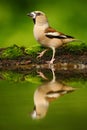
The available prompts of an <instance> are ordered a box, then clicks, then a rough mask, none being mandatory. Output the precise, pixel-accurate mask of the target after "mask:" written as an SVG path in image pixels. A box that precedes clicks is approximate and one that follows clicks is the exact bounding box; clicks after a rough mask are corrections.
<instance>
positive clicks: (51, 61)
mask: <svg viewBox="0 0 87 130" xmlns="http://www.w3.org/2000/svg"><path fill="white" fill-rule="evenodd" d="M51 49H52V50H53V55H52V59H51V60H50V62H49V63H50V64H53V62H54V60H55V58H54V56H55V52H56V51H55V48H54V47H51Z"/></svg>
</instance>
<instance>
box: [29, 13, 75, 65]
mask: <svg viewBox="0 0 87 130" xmlns="http://www.w3.org/2000/svg"><path fill="white" fill-rule="evenodd" d="M28 16H30V17H31V18H32V19H33V21H34V29H33V32H34V37H35V39H36V40H37V41H38V42H39V43H40V44H41V45H42V46H45V47H48V48H51V49H52V50H53V55H52V59H51V60H50V62H49V63H50V64H53V62H54V60H55V58H54V57H55V49H56V48H58V47H60V46H62V45H63V44H65V43H68V42H72V41H76V40H77V39H75V38H74V37H72V36H69V35H65V34H63V33H61V32H58V31H56V30H55V29H53V28H52V27H50V26H49V23H48V19H47V17H46V15H45V14H44V13H43V12H41V11H34V12H31V13H29V14H28ZM46 51H47V49H46V50H44V51H43V52H41V53H40V55H39V56H38V57H41V56H43V54H44V53H45V52H46Z"/></svg>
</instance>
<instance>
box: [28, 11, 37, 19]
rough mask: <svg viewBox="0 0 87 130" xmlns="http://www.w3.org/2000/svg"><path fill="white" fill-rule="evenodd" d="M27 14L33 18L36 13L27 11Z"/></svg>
mask: <svg viewBox="0 0 87 130" xmlns="http://www.w3.org/2000/svg"><path fill="white" fill-rule="evenodd" d="M27 16H29V17H31V18H35V17H36V14H35V13H34V12H31V13H28V14H27Z"/></svg>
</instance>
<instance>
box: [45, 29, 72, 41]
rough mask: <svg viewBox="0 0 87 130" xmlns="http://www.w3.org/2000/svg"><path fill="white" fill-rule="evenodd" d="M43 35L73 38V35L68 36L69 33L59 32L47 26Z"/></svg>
mask: <svg viewBox="0 0 87 130" xmlns="http://www.w3.org/2000/svg"><path fill="white" fill-rule="evenodd" d="M45 36H46V37H48V38H51V39H52V38H58V39H67V38H71V39H73V38H74V37H72V36H69V35H65V34H63V33H61V32H57V31H56V30H55V29H53V28H51V27H49V28H47V29H46V30H45Z"/></svg>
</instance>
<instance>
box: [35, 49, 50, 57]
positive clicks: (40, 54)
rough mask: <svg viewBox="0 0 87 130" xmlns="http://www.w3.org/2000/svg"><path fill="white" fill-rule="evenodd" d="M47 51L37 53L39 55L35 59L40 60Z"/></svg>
mask: <svg viewBox="0 0 87 130" xmlns="http://www.w3.org/2000/svg"><path fill="white" fill-rule="evenodd" d="M47 50H48V49H45V50H44V51H42V52H40V53H38V54H39V55H38V56H37V58H41V57H42V56H43V55H44V53H45V52H46V51H47Z"/></svg>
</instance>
